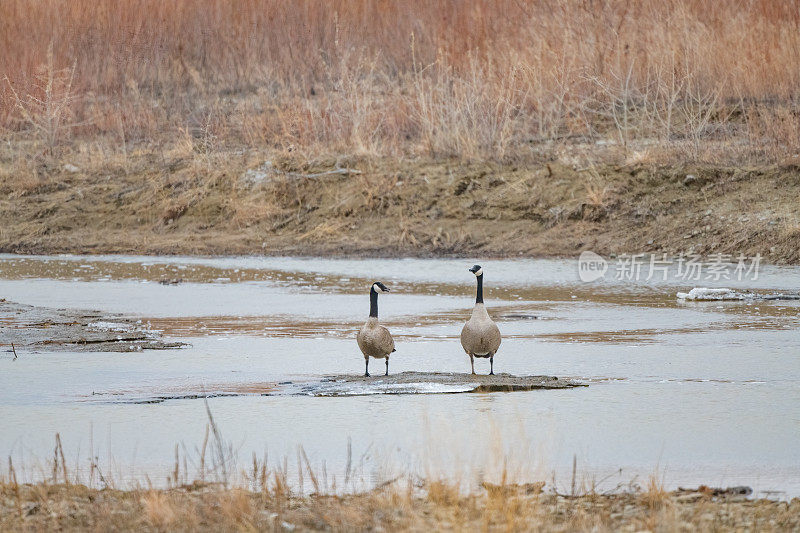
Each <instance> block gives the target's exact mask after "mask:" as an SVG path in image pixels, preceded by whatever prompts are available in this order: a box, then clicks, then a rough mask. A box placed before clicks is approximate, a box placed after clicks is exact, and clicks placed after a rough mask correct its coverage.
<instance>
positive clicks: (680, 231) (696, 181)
mask: <svg viewBox="0 0 800 533" xmlns="http://www.w3.org/2000/svg"><path fill="white" fill-rule="evenodd" d="M227 155H228V157H222V156H220V157H218V158H216V159H213V160H208V159H201V158H199V157H196V156H191V155H189V156H182V155H174V156H172V157H166V158H165V159H162V160H159V161H154V160H153V158H152V157H148V156H146V155H143V156H141V157H139V158H136V157H135V156H128V157H127V158H126V160H125V162H124V164H123V163H122V162H119V161H117V160H107V161H99V162H93V160H88V159H87V160H86V161H80V160H77V161H76V163H77V164H76V165H74V166H72V167H55V168H45V170H44V172H45V173H44V174H43V175H44V176H45V177H44V178H39V179H37V180H33V181H30V180H28V181H25V180H22V178H19V179H17V177H15V176H14V175H11V174H9V179H5V180H2V181H0V193H2V198H1V199H0V218H2V220H3V226H2V228H0V251H3V252H19V253H55V252H76V253H147V254H270V255H276V254H301V255H342V254H348V255H379V256H399V255H404V256H431V255H470V256H575V255H577V254H578V253H580V252H581V251H582V250H593V251H595V252H597V253H600V254H603V255H609V254H614V253H616V254H619V253H640V252H655V253H662V252H664V253H670V254H677V253H681V252H688V253H698V254H703V255H711V254H717V253H722V254H733V255H734V256H736V255H737V254H740V253H742V254H746V255H748V256H751V255H754V254H757V253H760V254H761V255H762V256H763V257H764V261H768V262H773V263H792V264H797V263H800V215H799V214H798V213H800V200H799V198H800V166H798V165H794V164H787V165H783V166H771V167H763V168H727V167H709V166H705V167H686V168H680V167H675V166H672V167H661V166H657V165H648V164H644V163H641V162H639V163H632V164H630V165H623V166H619V165H616V166H614V165H601V166H589V167H583V168H576V167H577V165H567V164H565V163H563V162H562V163H544V162H543V163H527V164H519V165H513V164H500V163H464V162H456V161H453V162H451V161H433V160H403V159H385V158H339V159H338V160H337V159H330V160H316V161H313V162H303V161H302V160H301V159H299V158H298V159H293V158H291V157H288V156H286V157H283V158H276V159H274V160H273V159H271V160H269V161H266V160H265V157H264V156H263V155H262V156H258V155H257V154H248V153H245V154H239V155H233V154H227ZM65 168H66V169H65ZM342 169H344V170H342ZM350 170H352V171H350ZM8 172H11V171H10V170H9V171H8Z"/></svg>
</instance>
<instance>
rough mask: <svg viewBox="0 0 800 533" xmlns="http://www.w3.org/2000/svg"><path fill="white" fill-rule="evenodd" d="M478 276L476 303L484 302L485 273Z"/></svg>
mask: <svg viewBox="0 0 800 533" xmlns="http://www.w3.org/2000/svg"><path fill="white" fill-rule="evenodd" d="M476 277H477V278H478V292H477V293H476V294H475V303H476V304H482V303H483V274H481V275H480V276H476Z"/></svg>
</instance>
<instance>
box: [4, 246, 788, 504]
mask: <svg viewBox="0 0 800 533" xmlns="http://www.w3.org/2000/svg"><path fill="white" fill-rule="evenodd" d="M474 262H475V261H474V260H462V259H397V260H389V259H386V260H384V259H380V260H372V259H358V260H345V259H322V258H252V257H247V258H233V257H232V258H183V257H134V256H47V257H45V256H42V257H34V256H14V255H0V298H5V299H7V300H10V301H15V302H20V303H25V304H31V305H38V306H48V307H58V308H78V309H94V310H100V311H104V312H108V313H121V314H124V315H125V316H128V317H133V318H135V319H137V320H141V321H142V327H149V328H151V329H153V330H158V331H161V332H163V334H164V336H165V337H166V338H167V340H178V341H182V342H185V343H187V344H188V346H186V347H184V348H181V349H174V350H166V351H156V350H153V351H148V350H145V351H141V352H135V353H79V352H74V353H73V352H69V351H60V352H56V353H48V352H38V353H37V352H24V351H23V352H19V357H18V358H17V359H16V360H14V359H13V355H12V354H11V353H10V352H7V351H6V350H7V348H8V347H7V346H3V347H2V348H0V349H1V350H2V352H0V456H2V457H4V458H5V457H6V456H8V457H11V458H12V459H13V462H14V464H15V465H17V466H16V468H17V472H18V475H19V476H22V477H23V478H27V479H36V478H37V477H44V476H47V475H49V470H48V469H49V467H48V466H47V462H48V461H49V459H50V458H51V457H52V454H53V446H54V436H55V434H56V433H59V435H60V438H61V441H62V443H63V450H64V453H65V456H66V459H67V463H68V464H69V465H70V467H71V468H73V469H74V471H75V472H78V473H79V472H85V471H86V469H87V465H88V464H89V462H90V460H89V458H90V457H94V458H95V459H94V462H95V463H96V464H97V465H98V466H99V467H100V468H102V469H103V471H104V472H105V477H106V478H107V479H109V478H110V479H114V480H115V482H116V483H117V484H120V485H125V484H130V483H142V482H143V480H146V482H147V483H153V484H160V483H162V480H164V479H165V478H166V477H167V475H168V473H169V472H171V471H172V470H173V469H174V463H175V453H176V445H179V451H178V453H179V456H180V457H182V458H181V459H180V460H179V463H182V462H183V461H184V459H185V460H186V466H185V469H186V470H188V472H185V473H184V476H186V479H190V478H191V477H192V476H193V472H194V471H195V470H196V469H197V463H198V461H199V459H198V458H199V453H200V452H199V449H200V448H201V446H202V443H203V440H204V436H205V432H206V427H207V424H208V420H209V419H208V413H207V411H206V403H205V402H206V401H207V405H208V408H209V410H210V411H211V413H212V414H213V417H214V420H215V422H216V424H217V426H218V429H219V431H220V433H221V435H222V436H223V437H222V438H223V439H224V442H225V447H226V450H227V452H226V453H227V454H228V455H229V457H228V459H226V460H227V461H229V463H228V469H229V470H232V471H233V470H236V469H245V468H247V467H248V465H249V464H250V461H251V457H252V456H253V454H254V453H255V454H256V455H257V457H259V458H260V457H264V456H265V454H266V456H267V457H268V459H267V461H268V463H270V464H276V465H281V464H286V465H289V466H288V468H289V469H290V470H291V469H296V466H292V465H293V464H295V463H296V461H298V459H297V456H298V450H299V446H302V449H303V451H304V452H305V454H306V455H307V457H308V463H309V465H310V466H311V467H312V468H313V469H316V470H317V471H322V472H325V473H326V474H327V475H326V479H327V483H328V484H332V480H334V479H336V480H338V481H337V483H338V484H339V485H338V486H341V485H342V479H343V478H344V476H345V472H347V471H354V470H358V472H359V474H358V477H359V479H360V480H361V481H362V482H363V483H364V484H365V485H369V484H374V483H379V482H381V481H383V480H385V479H391V478H392V477H393V476H395V475H397V474H399V473H412V474H417V475H419V476H427V477H431V476H434V477H436V476H444V477H449V478H454V479H458V480H462V481H463V480H466V481H468V482H469V483H473V482H477V481H479V480H480V479H489V478H491V477H492V476H497V475H499V472H500V470H501V469H502V468H506V469H507V471H508V472H509V476H511V478H512V479H514V480H518V481H536V480H546V481H547V482H548V484H549V485H550V486H551V487H556V488H558V489H559V490H567V488H568V487H569V486H570V485H571V483H572V472H573V464H575V465H576V478H577V483H578V485H579V486H583V487H587V486H589V485H591V484H593V483H594V484H596V485H597V486H598V487H599V488H600V489H603V490H606V489H611V488H614V487H616V486H618V485H619V484H623V485H625V484H629V483H639V484H642V485H644V484H646V482H647V480H648V478H650V477H651V476H655V477H657V478H658V479H659V480H661V481H663V483H664V484H665V485H666V486H667V487H677V486H689V485H695V486H696V485H698V484H711V485H715V486H732V485H749V486H751V487H753V489H754V491H755V492H756V494H757V495H764V494H771V495H778V496H780V497H783V496H795V495H800V302H798V301H791V300H788V301H783V300H777V301H763V300H749V299H748V300H740V301H706V302H687V301H682V300H679V299H677V298H676V294H677V293H678V292H680V291H687V290H688V289H691V288H692V287H695V286H716V287H730V288H733V289H735V290H737V291H756V292H759V293H780V294H784V293H795V294H796V292H797V290H798V288H800V268H789V267H770V266H761V268H760V272H759V276H758V279H757V280H753V279H750V280H745V281H736V282H731V281H728V282H725V281H719V282H711V281H702V282H700V281H692V280H686V279H682V278H678V277H676V276H671V277H670V279H668V280H667V281H655V279H658V277H655V278H654V279H653V280H650V281H647V280H644V279H640V280H638V281H637V280H633V281H631V280H625V281H623V280H616V279H613V277H610V276H606V277H605V278H603V279H601V280H598V281H594V282H591V283H585V282H582V281H580V279H579V277H578V268H577V262H576V261H571V260H530V259H526V260H491V261H483V262H482V263H481V264H482V266H483V269H484V273H485V286H486V295H485V296H486V303H487V307H488V308H489V309H490V313H491V314H492V316H493V317H494V318H495V320H496V321H497V322H498V325H499V327H500V329H501V332H502V334H503V344H502V346H501V348H500V350H499V352H498V354H497V357H496V359H495V370H496V371H498V372H508V373H512V374H537V375H539V374H544V375H553V376H559V377H569V378H573V379H576V380H579V381H581V382H583V383H586V384H588V386H587V387H581V388H576V389H568V390H540V391H530V392H510V393H502V392H497V393H486V394H399V395H398V394H366V393H364V394H355V393H357V392H359V391H354V394H353V395H344V396H339V397H319V396H313V395H280V394H279V395H274V394H267V393H268V392H269V391H270V390H272V387H273V386H277V385H278V384H281V383H286V382H288V381H292V382H304V381H309V382H314V381H315V380H316V381H318V380H319V379H320V378H321V377H322V376H325V375H330V374H347V373H352V374H360V373H362V372H363V358H362V356H361V354H360V352H359V351H358V347H357V346H356V343H355V332H356V331H357V329H358V328H359V327H360V325H361V324H362V323H363V321H364V319H365V318H366V315H367V312H368V309H369V298H368V295H367V291H368V290H369V287H370V284H371V282H372V281H375V280H381V281H383V282H384V283H386V285H388V286H389V287H390V288H391V293H390V294H388V295H382V296H381V297H380V317H381V321H382V322H383V323H384V324H385V325H387V326H388V327H389V328H390V330H391V331H392V333H393V335H394V337H395V342H396V346H397V353H395V354H394V355H393V356H392V358H391V366H390V371H391V372H392V373H396V372H402V371H409V370H415V371H436V372H468V371H469V359H468V357H467V356H466V355H465V354H464V353H463V351H462V349H461V346H460V344H459V340H458V337H459V333H460V330H461V326H462V324H463V322H464V321H465V320H466V318H467V317H468V316H469V313H470V309H471V307H472V303H473V301H474V283H475V279H474V276H473V275H472V274H471V273H470V272H468V271H467V269H468V268H469V267H470V266H471V265H472V264H473V263H474ZM168 280H175V281H177V280H180V282H179V283H176V284H162V283H159V281H168ZM0 318H1V317H0ZM2 343H3V341H2V339H0V344H2ZM373 365H374V366H373V368H374V370H375V372H374V374H378V373H379V371H380V370H382V366H383V364H382V362H381V361H375V362H374V363H373ZM476 369H477V370H478V372H479V373H486V372H488V363H487V362H486V361H484V360H477V361H476ZM376 379H379V377H377V378H376ZM208 391H212V392H215V393H224V394H221V395H217V394H213V395H212V396H213V397H211V398H208V399H207V400H204V399H203V396H204V394H206V395H207V393H208ZM361 392H365V391H361ZM366 392H369V391H366ZM372 392H374V391H372ZM420 392H435V389H431V390H428V391H426V390H424V389H420ZM348 447H349V451H348ZM284 461H286V462H285V463H284ZM304 461H305V460H304ZM573 461H574V463H573ZM3 462H6V461H5V459H4V461H3ZM348 463H350V466H349V467H348ZM182 468H184V467H182ZM298 477H299V474H297V475H296V476H295V480H296V481H297V479H296V478H298ZM349 477H352V476H349ZM306 482H307V481H306ZM772 491H775V492H772Z"/></svg>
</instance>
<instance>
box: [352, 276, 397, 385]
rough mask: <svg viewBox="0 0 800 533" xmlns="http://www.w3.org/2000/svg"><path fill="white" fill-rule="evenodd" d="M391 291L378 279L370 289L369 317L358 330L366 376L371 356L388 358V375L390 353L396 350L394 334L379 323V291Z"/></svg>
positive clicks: (357, 338)
mask: <svg viewBox="0 0 800 533" xmlns="http://www.w3.org/2000/svg"><path fill="white" fill-rule="evenodd" d="M379 292H389V289H388V288H387V287H386V285H384V284H383V283H381V282H380V281H376V282H375V283H373V284H372V287H370V289H369V318H367V321H366V322H365V323H364V326H363V327H362V328H361V331H359V332H358V336H357V337H356V340H357V341H358V347H359V348H361V353H363V354H364V360H365V361H366V366H365V368H364V376H365V377H369V358H370V357H375V358H376V359H382V358H383V359H386V374H384V375H386V376H388V375H389V354H390V353H392V352H393V351H395V349H394V339H392V334H391V333H389V330H388V329H386V328H385V327H383V326H381V325H380V324H378V293H379Z"/></svg>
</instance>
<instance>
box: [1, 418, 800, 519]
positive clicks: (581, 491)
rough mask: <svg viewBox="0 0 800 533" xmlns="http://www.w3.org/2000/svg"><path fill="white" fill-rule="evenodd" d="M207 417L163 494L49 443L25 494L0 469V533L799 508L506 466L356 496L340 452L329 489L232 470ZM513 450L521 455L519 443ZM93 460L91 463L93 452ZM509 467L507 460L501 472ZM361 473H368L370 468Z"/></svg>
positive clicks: (317, 474)
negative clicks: (539, 478) (532, 474)
mask: <svg viewBox="0 0 800 533" xmlns="http://www.w3.org/2000/svg"><path fill="white" fill-rule="evenodd" d="M206 408H207V414H208V425H207V430H206V436H205V438H204V440H203V443H202V444H201V446H199V447H197V448H196V449H195V451H194V452H189V451H188V450H187V449H186V448H185V447H183V446H181V447H178V446H176V448H175V457H174V468H173V469H172V472H171V473H170V474H169V476H168V477H167V478H166V480H165V484H164V483H162V484H161V487H162V488H154V487H153V486H152V485H150V484H149V482H148V486H145V487H142V486H139V485H131V486H129V487H128V488H127V489H124V490H123V489H120V488H118V487H115V483H114V481H113V478H112V477H111V476H109V475H108V472H105V474H104V473H103V471H102V470H101V467H100V465H99V464H97V459H96V458H90V459H89V461H90V466H91V468H90V469H89V470H88V475H89V477H88V479H81V476H82V475H84V476H85V475H86V472H84V473H83V474H81V471H80V470H78V469H76V470H72V471H71V470H70V469H69V468H68V467H67V464H66V462H65V460H64V452H63V449H62V447H61V440H60V438H59V437H58V435H56V441H55V442H56V445H55V448H54V451H53V456H52V459H50V460H47V461H45V462H44V463H43V464H41V465H39V469H38V473H34V476H35V477H36V478H37V481H35V482H32V483H23V482H22V481H21V480H20V479H19V478H18V475H17V469H16V468H15V465H14V463H13V462H12V461H11V459H10V458H9V461H8V465H7V467H6V468H3V469H0V531H45V530H48V531H49V530H59V531H82V530H87V529H91V530H96V531H110V530H114V531H129V530H135V531H285V530H289V531H291V530H301V531H323V530H324V531H354V530H391V531H433V530H437V531H441V530H444V531H532V530H535V531H618V530H626V531H628V530H629V531H641V530H645V529H646V530H650V531H731V530H743V529H744V530H758V531H788V530H794V529H797V528H798V527H800V499H793V500H792V501H790V502H787V501H774V500H765V499H762V500H749V499H746V498H745V497H743V496H741V495H739V494H738V492H736V491H726V490H718V489H713V488H709V487H706V486H701V487H700V488H698V489H696V490H690V491H687V490H683V489H680V490H678V491H675V492H669V491H667V490H665V488H664V485H663V481H662V480H661V479H660V477H659V476H658V475H654V476H651V478H650V480H649V482H648V484H647V486H646V487H645V488H641V487H639V486H638V485H636V484H635V483H629V484H626V485H618V486H617V487H616V488H614V489H611V490H610V491H606V492H601V491H600V489H599V486H598V484H597V483H595V482H594V481H592V482H589V483H587V480H585V479H581V478H580V476H578V474H577V471H576V470H575V466H574V467H573V468H574V471H573V477H572V482H571V490H570V492H569V494H562V493H560V492H559V490H558V486H557V484H556V482H555V481H553V482H552V483H551V484H550V485H548V484H546V483H544V482H534V483H518V482H516V481H514V480H512V479H513V478H515V477H517V476H516V475H512V474H511V473H509V471H508V470H507V469H506V467H505V466H504V467H503V469H502V471H500V472H498V473H497V478H496V479H494V481H495V482H490V481H488V480H485V481H483V482H480V481H479V482H478V483H477V485H473V484H464V483H462V481H461V480H458V478H457V477H456V478H454V477H453V476H452V475H449V476H428V477H419V476H417V475H414V474H407V473H406V474H398V475H395V476H394V477H392V478H391V479H387V480H386V481H384V482H382V483H378V484H377V485H376V484H375V483H374V482H373V481H370V482H369V484H368V485H366V487H367V488H366V489H365V488H363V487H364V486H365V485H363V484H361V483H363V475H364V473H365V470H364V467H365V465H364V464H363V461H364V458H363V457H362V459H361V461H358V460H356V461H353V458H352V456H351V455H350V454H351V453H352V451H351V450H352V448H351V447H350V446H348V457H349V458H348V461H347V467H346V472H345V475H344V482H343V483H342V485H340V486H337V484H336V477H335V476H333V475H332V474H331V473H329V472H328V471H327V469H326V467H325V466H324V465H323V466H322V467H319V466H317V467H315V466H314V465H313V464H312V461H310V460H309V458H308V456H307V454H306V453H305V450H304V449H303V448H302V447H299V448H298V450H297V457H296V464H295V465H290V464H289V460H288V459H287V458H284V459H283V460H281V461H279V462H278V463H277V464H274V465H271V464H269V463H268V461H267V458H266V457H264V458H263V459H259V458H257V457H256V456H253V458H252V464H250V465H242V464H241V463H237V460H236V453H235V450H234V449H233V447H232V446H231V445H230V443H229V442H227V441H226V440H225V439H224V438H223V436H222V435H221V433H220V431H219V429H218V427H217V425H216V422H215V420H214V417H213V415H212V414H211V411H210V409H208V406H207V405H206ZM494 446H498V447H499V446H500V445H499V442H496V443H495V444H494ZM514 446H515V449H517V450H518V449H520V448H519V442H515V444H514ZM91 449H92V454H93V453H94V451H95V450H94V447H93V445H92V448H91ZM498 449H500V448H498ZM187 456H188V460H187ZM509 460H510V458H509V457H507V456H506V457H505V458H504V459H503V461H502V463H503V464H504V465H506V464H507V463H508V462H509ZM109 463H113V460H111V459H109ZM77 466H79V465H78V464H77V463H76V467H77ZM294 467H296V468H297V477H294V478H292V477H290V474H289V472H290V470H293V469H294ZM190 468H191V469H192V471H193V473H190V472H189V470H190ZM28 471H29V472H31V471H30V470H28ZM369 471H370V472H372V473H374V469H373V468H371V467H370V468H369ZM34 472H35V469H34ZM451 474H452V473H451ZM484 476H488V478H493V476H491V475H489V474H486V473H484V474H483V475H481V476H479V477H484ZM357 478H359V479H361V481H357ZM190 480H192V481H190ZM304 481H305V484H304Z"/></svg>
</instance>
